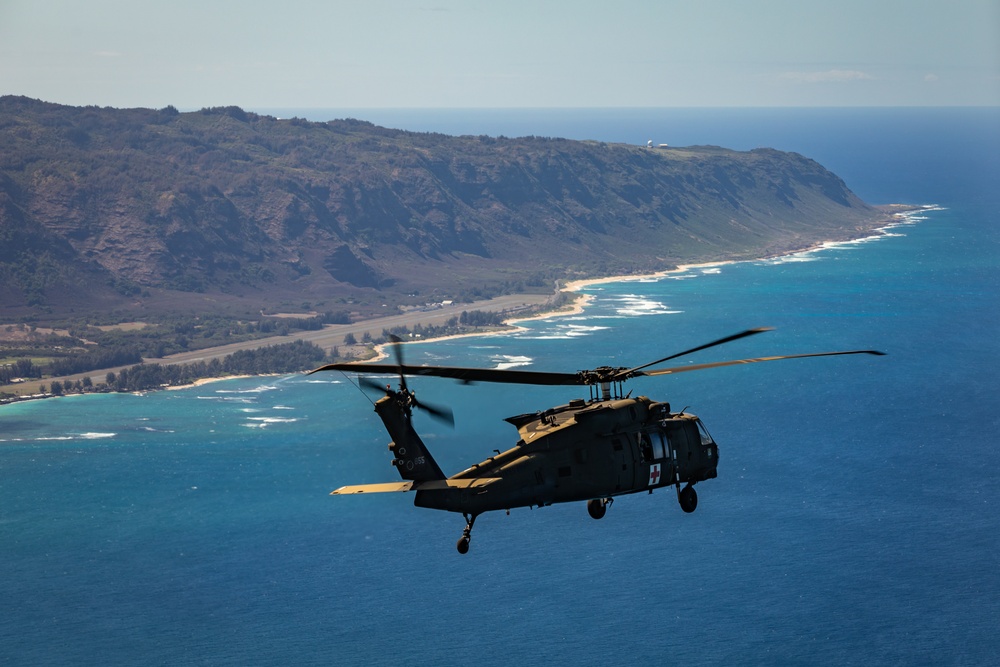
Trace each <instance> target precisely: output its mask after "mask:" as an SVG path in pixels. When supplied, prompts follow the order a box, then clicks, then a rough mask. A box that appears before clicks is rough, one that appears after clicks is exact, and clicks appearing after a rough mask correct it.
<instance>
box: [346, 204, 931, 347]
mask: <svg viewBox="0 0 1000 667" xmlns="http://www.w3.org/2000/svg"><path fill="white" fill-rule="evenodd" d="M880 208H882V209H884V218H885V219H884V224H882V225H880V226H877V227H873V228H872V229H870V230H868V233H867V234H866V235H865V236H859V237H857V238H851V239H848V240H843V241H830V240H826V241H818V242H816V243H814V244H812V245H811V246H808V247H806V248H801V249H798V250H789V251H786V252H776V253H773V254H770V255H765V256H763V257H754V258H750V259H722V260H714V261H710V262H695V263H691V264H678V265H677V266H675V267H674V268H672V269H664V270H663V271H656V272H654V273H642V274H628V275H620V276H606V277H602V278H581V279H579V280H572V281H570V282H568V283H566V284H565V285H563V286H562V287H560V288H559V289H558V290H557V291H558V292H570V293H573V294H576V298H575V299H573V301H572V303H570V304H569V308H568V309H567V308H560V309H557V310H553V311H548V312H543V313H538V314H535V315H529V316H527V317H516V316H515V317H512V318H510V319H507V320H504V321H503V324H504V326H505V327H509V328H505V329H501V330H496V331H477V332H473V333H461V334H450V335H447V336H439V337H437V338H427V339H421V340H419V341H417V340H407V341H403V342H402V344H403V345H408V344H411V343H436V342H440V341H444V340H455V339H458V338H471V337H474V336H499V335H504V334H509V333H516V332H518V331H524V330H525V329H524V328H523V327H518V326H516V325H517V324H518V323H520V322H534V321H541V320H547V319H552V318H556V317H569V316H572V315H579V314H581V313H583V312H584V311H585V310H586V308H587V306H588V305H589V304H590V303H591V302H592V301H593V300H594V299H596V298H597V297H596V296H595V295H593V294H587V293H583V292H582V290H585V289H587V288H588V287H592V286H594V285H605V284H608V283H627V282H649V281H658V280H662V279H663V278H667V277H669V276H670V275H672V274H680V273H686V272H688V271H692V270H698V269H709V268H713V267H718V266H727V265H731V264H740V263H743V262H766V261H769V260H774V259H778V258H780V257H794V256H796V255H805V254H810V253H814V252H820V251H822V250H829V249H832V248H836V247H838V246H842V245H851V244H856V243H865V242H868V241H872V240H876V239H880V238H884V237H886V236H888V235H889V234H888V231H889V230H891V229H893V228H895V227H899V226H902V225H910V224H916V223H917V222H918V221H917V220H908V219H907V218H908V217H910V216H913V215H915V214H918V213H921V212H926V211H940V210H944V209H943V208H942V207H940V206H938V205H936V204H885V205H883V206H881V207H880ZM387 345H390V343H382V344H379V345H376V346H375V347H374V350H375V356H374V357H372V358H370V359H364V360H361V361H358V363H362V364H364V363H375V362H378V361H382V360H384V359H386V358H388V356H389V354H388V353H387V352H386V351H385V347H386V346H387Z"/></svg>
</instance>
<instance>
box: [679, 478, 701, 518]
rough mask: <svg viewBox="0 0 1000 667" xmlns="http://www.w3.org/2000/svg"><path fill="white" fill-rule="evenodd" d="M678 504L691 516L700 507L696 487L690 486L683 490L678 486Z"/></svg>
mask: <svg viewBox="0 0 1000 667" xmlns="http://www.w3.org/2000/svg"><path fill="white" fill-rule="evenodd" d="M677 502H679V503H680V504H681V509H682V510H684V511H685V512H687V513H688V514H690V513H691V512H693V511H694V510H695V508H696V507H698V494H697V493H696V492H695V490H694V487H693V486H691V485H690V484H688V485H687V486H685V487H684V488H683V489H682V488H681V485H680V484H678V485H677Z"/></svg>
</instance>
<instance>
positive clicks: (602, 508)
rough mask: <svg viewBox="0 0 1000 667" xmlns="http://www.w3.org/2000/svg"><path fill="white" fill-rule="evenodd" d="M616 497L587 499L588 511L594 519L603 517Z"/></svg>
mask: <svg viewBox="0 0 1000 667" xmlns="http://www.w3.org/2000/svg"><path fill="white" fill-rule="evenodd" d="M613 502H615V499H614V498H591V499H590V500H588V501H587V513H588V514H590V516H591V518H592V519H603V518H604V515H605V514H607V511H608V507H610V506H611V503H613Z"/></svg>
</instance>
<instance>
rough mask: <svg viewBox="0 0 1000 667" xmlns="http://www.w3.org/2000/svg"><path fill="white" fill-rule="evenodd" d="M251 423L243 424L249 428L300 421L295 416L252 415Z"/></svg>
mask: <svg viewBox="0 0 1000 667" xmlns="http://www.w3.org/2000/svg"><path fill="white" fill-rule="evenodd" d="M249 421H250V422H251V423H246V424H243V425H244V426H247V427H249V428H267V427H268V426H270V425H271V424H291V423H292V422H297V421H299V420H298V419H297V418H294V417H250V420H249Z"/></svg>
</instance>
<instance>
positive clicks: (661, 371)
mask: <svg viewBox="0 0 1000 667" xmlns="http://www.w3.org/2000/svg"><path fill="white" fill-rule="evenodd" d="M841 354H874V355H878V356H884V355H885V352H879V351H878V350H850V351H847V352H812V353H809V354H786V355H782V356H780V357H758V358H757V359H736V360H734V361H716V362H714V363H710V364H694V365H691V366H675V367H673V368H657V369H655V370H651V371H639V372H638V373H636V375H640V376H641V375H645V376H648V377H653V376H656V375H673V374H675V373H686V372H688V371H703V370H705V369H707V368H721V367H722V366H736V365H738V364H755V363H757V362H758V361H778V360H780V359H803V358H805V357H834V356H837V355H841Z"/></svg>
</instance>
